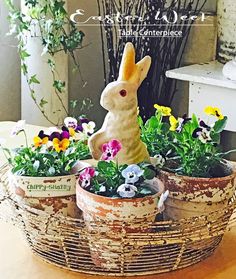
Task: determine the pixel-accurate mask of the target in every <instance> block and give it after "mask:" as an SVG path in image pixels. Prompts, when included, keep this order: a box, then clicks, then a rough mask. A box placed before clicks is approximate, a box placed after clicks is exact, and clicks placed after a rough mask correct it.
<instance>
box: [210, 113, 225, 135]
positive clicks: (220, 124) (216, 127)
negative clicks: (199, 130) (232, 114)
mask: <svg viewBox="0 0 236 279" xmlns="http://www.w3.org/2000/svg"><path fill="white" fill-rule="evenodd" d="M227 120H228V118H227V116H225V117H224V119H222V120H218V121H216V123H215V125H214V127H213V129H214V131H215V133H221V132H222V131H223V130H224V129H225V127H226V124H227Z"/></svg>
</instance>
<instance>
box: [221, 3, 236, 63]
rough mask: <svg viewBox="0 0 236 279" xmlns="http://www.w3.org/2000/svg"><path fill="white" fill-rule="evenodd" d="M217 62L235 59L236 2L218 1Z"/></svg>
mask: <svg viewBox="0 0 236 279" xmlns="http://www.w3.org/2000/svg"><path fill="white" fill-rule="evenodd" d="M217 18H218V60H219V61H220V62H221V63H226V62H228V61H230V60H232V59H234V58H235V57H236V2H235V0H218V6H217Z"/></svg>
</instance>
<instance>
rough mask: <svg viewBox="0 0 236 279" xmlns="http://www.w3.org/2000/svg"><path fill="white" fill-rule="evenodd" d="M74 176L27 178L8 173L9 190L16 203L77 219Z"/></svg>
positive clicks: (79, 213)
mask: <svg viewBox="0 0 236 279" xmlns="http://www.w3.org/2000/svg"><path fill="white" fill-rule="evenodd" d="M76 179H77V178H76V176H75V175H74V174H73V175H66V176H55V177H29V176H17V175H14V174H12V173H11V172H9V182H10V185H11V187H12V188H11V190H12V192H14V193H15V194H16V198H17V200H18V202H20V203H22V204H25V205H27V206H30V207H33V208H36V209H39V210H42V211H45V212H46V213H48V214H62V215H64V216H69V217H79V216H80V215H81V211H80V210H79V209H78V207H77V206H76V196H75V193H76Z"/></svg>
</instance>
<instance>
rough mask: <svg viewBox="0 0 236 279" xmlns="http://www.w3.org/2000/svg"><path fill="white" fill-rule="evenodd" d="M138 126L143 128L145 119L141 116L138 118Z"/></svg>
mask: <svg viewBox="0 0 236 279" xmlns="http://www.w3.org/2000/svg"><path fill="white" fill-rule="evenodd" d="M138 124H139V126H140V127H143V119H142V117H141V116H140V115H139V116H138Z"/></svg>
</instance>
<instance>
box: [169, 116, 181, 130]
mask: <svg viewBox="0 0 236 279" xmlns="http://www.w3.org/2000/svg"><path fill="white" fill-rule="evenodd" d="M169 122H170V131H173V132H174V131H176V129H177V128H178V126H179V120H178V119H176V118H175V117H174V116H173V115H171V116H170V117H169Z"/></svg>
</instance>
